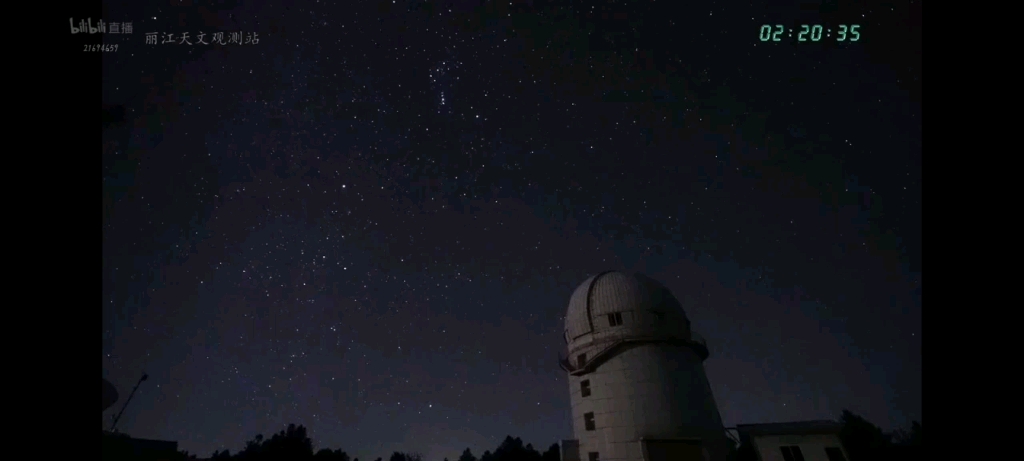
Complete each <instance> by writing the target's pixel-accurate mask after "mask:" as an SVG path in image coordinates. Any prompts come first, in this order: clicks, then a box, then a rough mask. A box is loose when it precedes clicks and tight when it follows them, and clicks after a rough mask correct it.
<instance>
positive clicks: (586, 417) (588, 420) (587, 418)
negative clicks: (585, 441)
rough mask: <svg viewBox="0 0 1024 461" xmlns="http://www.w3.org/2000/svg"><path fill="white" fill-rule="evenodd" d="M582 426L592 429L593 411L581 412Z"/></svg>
mask: <svg viewBox="0 0 1024 461" xmlns="http://www.w3.org/2000/svg"><path fill="white" fill-rule="evenodd" d="M583 427H584V428H586V429H587V430H588V431H592V430H594V428H595V427H596V425H595V424H594V414H593V413H583ZM801 461H803V460H801Z"/></svg>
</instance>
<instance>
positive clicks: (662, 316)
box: [652, 311, 665, 322]
mask: <svg viewBox="0 0 1024 461" xmlns="http://www.w3.org/2000/svg"><path fill="white" fill-rule="evenodd" d="M652 313H653V314H654V318H656V319H658V321H659V322H662V321H664V320H665V313H664V312H662V311H652Z"/></svg>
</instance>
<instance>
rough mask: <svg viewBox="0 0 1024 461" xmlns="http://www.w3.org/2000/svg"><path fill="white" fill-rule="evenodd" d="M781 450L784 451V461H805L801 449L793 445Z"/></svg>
mask: <svg viewBox="0 0 1024 461" xmlns="http://www.w3.org/2000/svg"><path fill="white" fill-rule="evenodd" d="M779 448H781V449H782V459H784V460H786V461H804V454H803V452H801V451H800V447H798V446H796V445H791V446H787V447H779Z"/></svg>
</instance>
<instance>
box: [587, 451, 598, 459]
mask: <svg viewBox="0 0 1024 461" xmlns="http://www.w3.org/2000/svg"><path fill="white" fill-rule="evenodd" d="M587 457H588V459H587V461H601V460H600V459H599V458H598V457H597V452H596V451H592V452H590V453H587Z"/></svg>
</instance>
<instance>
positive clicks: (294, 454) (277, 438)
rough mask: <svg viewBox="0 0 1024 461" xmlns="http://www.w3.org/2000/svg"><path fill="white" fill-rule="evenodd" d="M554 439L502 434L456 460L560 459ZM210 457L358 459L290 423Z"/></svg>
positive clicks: (407, 458)
mask: <svg viewBox="0 0 1024 461" xmlns="http://www.w3.org/2000/svg"><path fill="white" fill-rule="evenodd" d="M183 454H184V455H186V456H187V457H188V458H189V459H197V457H196V456H195V455H189V454H188V453H187V452H184V453H183ZM559 458H560V456H559V447H558V444H557V443H554V444H551V446H550V447H548V449H547V450H546V451H544V453H541V452H539V451H537V449H535V448H534V447H533V445H531V444H529V443H528V444H526V445H523V441H522V439H520V438H519V437H516V438H512V436H508V437H505V440H504V441H503V442H501V445H498V448H496V449H495V450H494V452H493V453H492V452H491V451H489V450H488V451H485V452H484V453H483V454H482V455H480V458H479V459H478V458H477V457H476V456H475V455H474V454H473V452H472V451H470V449H469V448H466V450H465V451H463V452H462V455H461V456H459V458H458V461H561V460H560V459H559ZM210 460H233V461H234V460H237V461H271V460H273V461H277V460H289V461H292V460H294V461H299V460H314V461H359V458H354V459H353V458H350V457H349V455H348V453H345V452H344V451H343V450H340V449H339V450H331V449H329V448H322V449H320V450H318V451H315V452H314V450H313V441H312V440H310V439H309V436H308V435H307V433H306V428H305V427H303V426H296V425H294V424H289V425H288V428H287V429H285V430H283V431H281V432H278V433H277V434H274V435H273V436H271V437H270V438H264V437H263V435H257V436H256V437H255V438H253V439H252V440H250V441H249V442H247V443H246V444H245V448H243V449H242V451H239V452H238V453H235V454H231V452H230V451H229V450H224V451H215V452H213V455H212V456H210ZM374 461H384V458H377V459H376V460H374ZM387 461H424V460H423V456H422V455H420V454H419V453H400V452H394V453H392V454H391V456H390V457H389V458H388V460H387ZM444 461H448V458H445V459H444Z"/></svg>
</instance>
